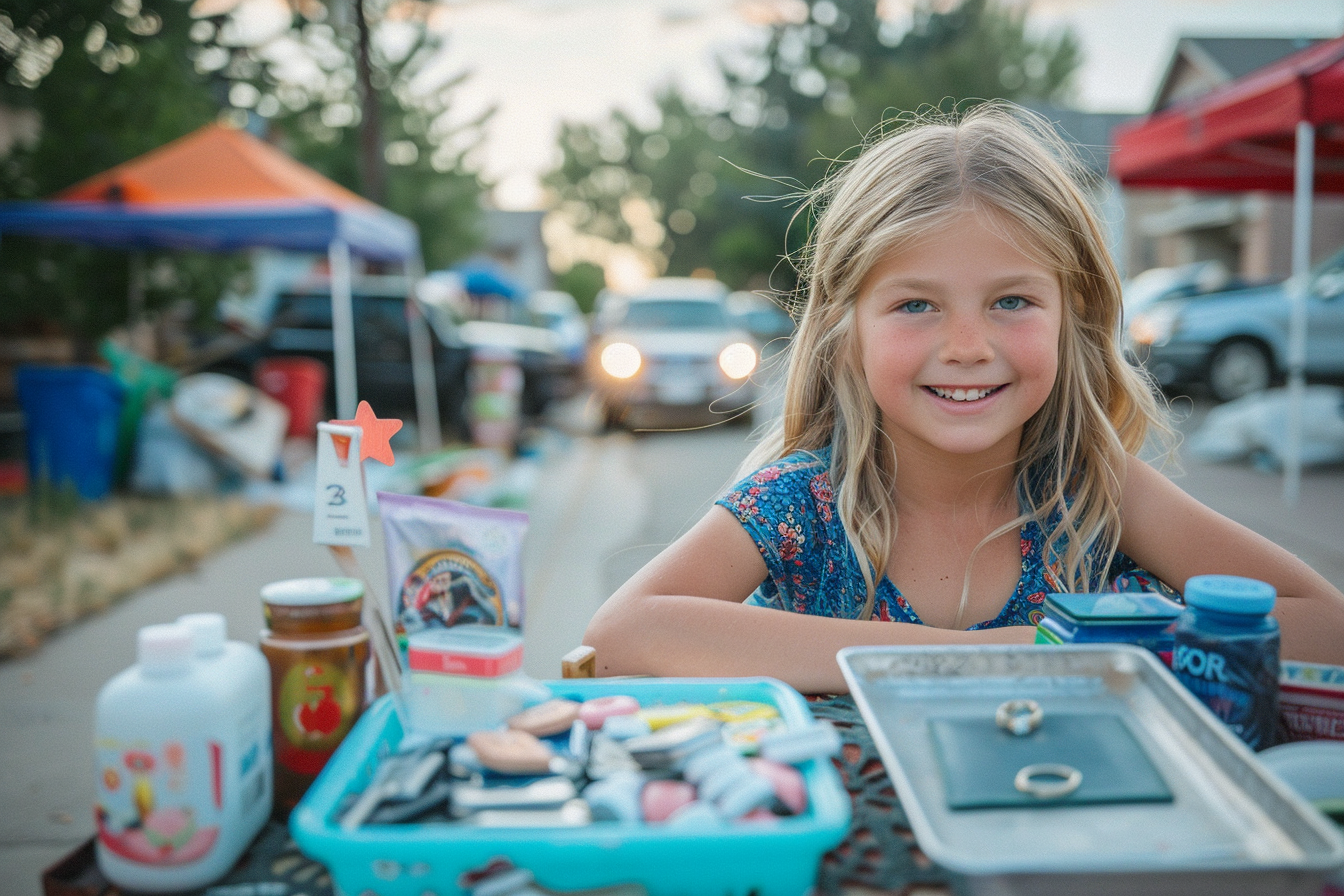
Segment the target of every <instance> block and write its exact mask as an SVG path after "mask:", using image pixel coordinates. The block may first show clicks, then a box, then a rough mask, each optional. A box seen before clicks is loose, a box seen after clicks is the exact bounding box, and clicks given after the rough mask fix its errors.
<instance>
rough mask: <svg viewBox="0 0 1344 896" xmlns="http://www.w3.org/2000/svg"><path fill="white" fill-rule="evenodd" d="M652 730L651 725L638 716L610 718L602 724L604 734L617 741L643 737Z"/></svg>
mask: <svg viewBox="0 0 1344 896" xmlns="http://www.w3.org/2000/svg"><path fill="white" fill-rule="evenodd" d="M652 730H653V729H652V728H650V727H649V723H648V722H646V721H644V720H643V719H642V718H640V717H639V716H637V715H628V716H610V717H608V718H607V720H606V721H605V722H603V723H602V733H603V734H605V735H606V736H607V737H610V738H613V739H615V740H629V739H630V738H632V737H642V736H643V735H645V734H648V733H649V732H651V731H652Z"/></svg>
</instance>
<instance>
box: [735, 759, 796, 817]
mask: <svg viewBox="0 0 1344 896" xmlns="http://www.w3.org/2000/svg"><path fill="white" fill-rule="evenodd" d="M747 764H748V765H749V766H751V770H752V771H753V772H755V773H756V774H758V775H760V776H761V777H763V778H766V779H768V780H769V781H770V783H771V784H773V785H774V787H775V801H776V802H777V803H778V804H779V805H780V806H781V807H783V808H784V810H785V811H787V812H788V813H789V814H790V815H802V814H803V813H804V812H806V811H807V782H806V781H804V780H803V773H802V772H800V771H798V769H797V768H795V767H794V766H792V765H785V764H784V763H782V762H775V761H773V760H770V759H759V758H758V759H748V760H747Z"/></svg>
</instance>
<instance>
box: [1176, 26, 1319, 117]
mask: <svg viewBox="0 0 1344 896" xmlns="http://www.w3.org/2000/svg"><path fill="white" fill-rule="evenodd" d="M1319 40H1320V38H1315V37H1199V36H1184V37H1181V38H1180V39H1178V40H1177V41H1176V47H1175V49H1174V50H1173V51H1172V54H1171V59H1170V60H1169V61H1168V63H1167V70H1166V71H1165V72H1164V73H1163V75H1162V79H1161V81H1160V82H1159V83H1158V88H1157V91H1156V92H1155V93H1154V94H1153V104H1152V108H1151V110H1150V111H1152V112H1157V111H1159V110H1161V109H1165V108H1167V107H1168V106H1170V105H1172V104H1173V103H1177V102H1180V101H1181V100H1186V99H1190V98H1191V97H1195V96H1200V95H1202V94H1205V93H1208V92H1209V91H1210V90H1213V89H1214V88H1215V87H1219V86H1221V85H1223V84H1226V83H1228V82H1230V81H1234V80H1236V79H1237V78H1240V77H1241V76H1242V75H1246V74H1249V73H1251V72H1253V71H1255V70H1257V69H1260V68H1263V67H1265V66H1266V65H1269V64H1270V63H1271V62H1276V61H1278V60H1279V59H1282V58H1284V57H1285V56H1289V55H1291V54H1293V53H1296V52H1297V51H1298V50H1302V49H1305V48H1306V47H1309V46H1311V45H1312V44H1314V43H1316V42H1318V41H1319Z"/></svg>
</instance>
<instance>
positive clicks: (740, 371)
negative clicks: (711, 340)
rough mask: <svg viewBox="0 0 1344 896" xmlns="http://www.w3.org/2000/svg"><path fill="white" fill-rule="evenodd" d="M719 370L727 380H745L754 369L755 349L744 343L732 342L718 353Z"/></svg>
mask: <svg viewBox="0 0 1344 896" xmlns="http://www.w3.org/2000/svg"><path fill="white" fill-rule="evenodd" d="M719 369H720V370H722V371H723V372H724V375H726V376H727V377H728V378H729V379H732V380H741V379H746V378H747V377H749V376H751V372H752V371H753V370H755V369H756V349H754V348H752V347H751V346H749V345H747V344H746V343H745V342H734V343H733V344H732V345H730V346H728V347H727V348H725V349H724V350H723V351H721V352H719Z"/></svg>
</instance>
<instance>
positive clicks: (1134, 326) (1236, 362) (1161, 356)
mask: <svg viewBox="0 0 1344 896" xmlns="http://www.w3.org/2000/svg"><path fill="white" fill-rule="evenodd" d="M1290 287H1291V281H1285V282H1280V283H1274V284H1270V285H1266V286H1257V287H1253V288H1250V289H1237V290H1230V291H1226V292H1215V293H1209V294H1207V295H1202V296H1195V297H1189V298H1169V299H1160V300H1157V301H1154V302H1151V303H1149V304H1148V305H1147V306H1146V307H1144V308H1143V309H1142V310H1140V311H1139V312H1138V313H1137V314H1136V315H1135V316H1134V317H1133V319H1132V320H1130V321H1129V323H1128V325H1127V326H1126V329H1125V344H1126V348H1127V349H1128V351H1129V352H1130V353H1131V354H1132V355H1133V356H1134V357H1135V358H1136V359H1138V360H1139V361H1140V362H1141V363H1142V364H1144V366H1146V367H1147V368H1148V370H1149V372H1150V373H1152V375H1153V377H1154V378H1155V379H1156V380H1157V381H1158V383H1159V384H1161V385H1162V386H1163V387H1164V388H1169V387H1176V386H1202V387H1206V388H1207V389H1208V391H1209V392H1210V394H1212V395H1213V397H1214V398H1216V399H1217V400H1219V401H1231V400H1232V399H1234V398H1240V397H1241V396H1243V395H1248V394H1250V393H1252V392H1257V391H1260V390H1262V389H1265V388H1268V387H1269V386H1270V385H1272V384H1273V383H1275V382H1277V381H1279V380H1281V379H1282V378H1283V377H1284V376H1285V375H1286V374H1287V370H1288V330H1289V320H1290V317H1291V306H1292V303H1291V301H1290V298H1289V292H1288V290H1289V289H1290ZM1306 308H1307V341H1306V366H1305V373H1306V376H1307V377H1308V378H1311V379H1316V380H1334V379H1339V378H1344V252H1339V253H1338V254H1336V255H1335V256H1334V257H1332V258H1331V259H1329V260H1328V261H1326V262H1325V263H1324V264H1322V265H1320V266H1319V267H1317V268H1316V269H1315V270H1314V271H1312V272H1311V274H1310V277H1309V280H1308V288H1307V298H1306Z"/></svg>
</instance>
